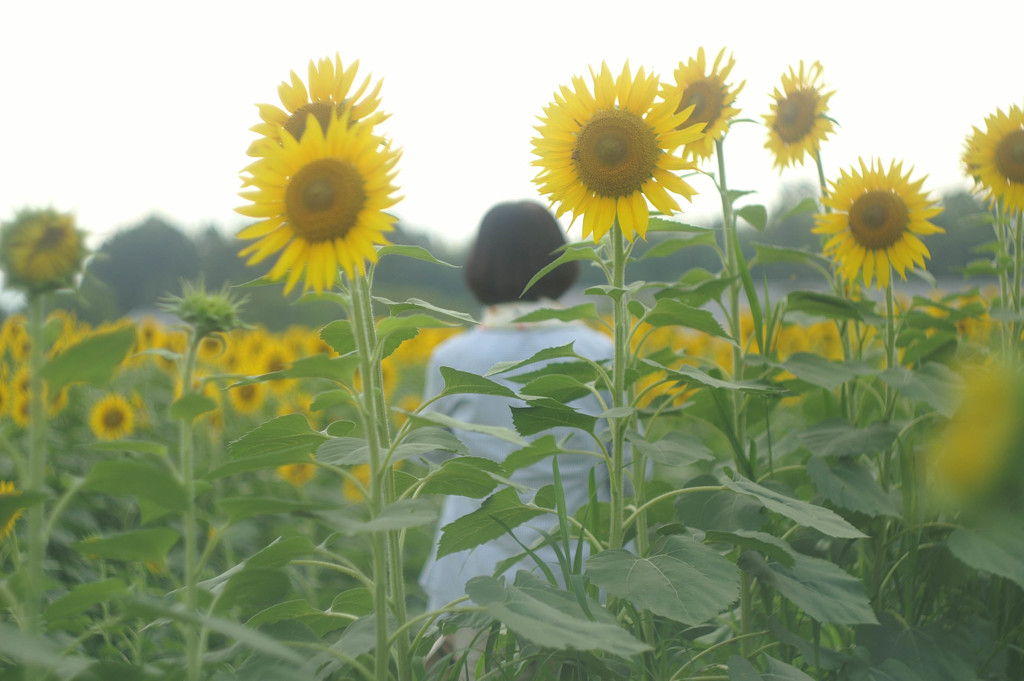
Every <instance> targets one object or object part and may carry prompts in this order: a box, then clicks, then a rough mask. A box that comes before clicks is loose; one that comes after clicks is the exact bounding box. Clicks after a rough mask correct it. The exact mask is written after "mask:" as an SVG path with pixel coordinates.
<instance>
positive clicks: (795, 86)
mask: <svg viewBox="0 0 1024 681" xmlns="http://www.w3.org/2000/svg"><path fill="white" fill-rule="evenodd" d="M824 87H825V84H824V68H823V67H822V65H821V63H820V62H814V63H812V64H811V65H810V66H809V67H806V68H805V67H804V62H803V61H802V60H801V61H800V70H799V71H794V70H793V67H792V66H791V67H789V73H785V74H783V75H782V90H781V91H780V90H779V89H778V88H775V91H774V92H773V93H772V104H771V113H768V114H765V115H764V116H763V118H764V122H765V125H767V126H768V141H767V142H765V145H764V146H765V149H768V150H770V151H771V152H772V154H774V155H775V161H774V166H775V167H776V168H778V169H779V170H780V171H781V170H783V169H784V168H786V167H788V166H790V165H796V164H797V163H803V161H804V156H805V155H806V154H810V155H811V156H812V157H813V158H817V157H818V151H819V149H820V146H821V143H822V142H824V141H825V139H826V138H827V137H828V135H829V133H831V132H832V121H831V119H829V118H828V117H827V116H826V114H825V112H826V111H827V110H828V100H829V98H830V97H831V96H832V95H833V94H834V93H832V92H825V91H824Z"/></svg>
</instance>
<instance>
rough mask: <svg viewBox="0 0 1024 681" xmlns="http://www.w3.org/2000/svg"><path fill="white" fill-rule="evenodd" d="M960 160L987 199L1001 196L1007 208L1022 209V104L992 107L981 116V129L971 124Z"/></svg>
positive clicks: (1023, 193) (1023, 155) (1023, 171)
mask: <svg viewBox="0 0 1024 681" xmlns="http://www.w3.org/2000/svg"><path fill="white" fill-rule="evenodd" d="M963 162H964V166H965V168H966V170H967V173H968V174H969V175H970V176H971V177H973V178H974V181H975V182H976V183H977V184H978V185H980V186H981V187H983V188H984V189H985V191H986V192H987V193H988V198H989V200H991V201H995V200H1002V202H1003V206H1004V207H1005V209H1006V210H1008V211H1024V108H1022V107H1019V106H1011V107H1010V109H1009V111H1008V112H1007V113H1003V112H1002V110H1000V109H996V112H995V113H994V114H992V115H990V116H988V117H987V118H985V130H981V129H979V128H974V131H973V132H972V133H971V135H970V136H968V138H967V143H966V145H965V148H964V153H963Z"/></svg>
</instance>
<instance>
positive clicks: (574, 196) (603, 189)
mask: <svg viewBox="0 0 1024 681" xmlns="http://www.w3.org/2000/svg"><path fill="white" fill-rule="evenodd" d="M590 75H591V78H592V80H593V82H594V92H593V94H591V92H590V89H589V88H588V86H587V84H586V82H585V81H584V79H583V78H582V77H579V76H576V77H574V78H573V79H572V87H571V88H570V87H568V86H564V85H563V86H562V87H561V88H560V92H559V93H556V94H555V101H554V102H552V103H551V104H548V105H547V106H546V107H544V116H542V117H540V121H541V125H539V126H537V127H536V130H537V131H538V132H539V133H540V137H537V138H534V139H533V153H534V154H535V155H537V156H539V157H540V158H538V159H536V160H534V161H533V165H536V166H540V168H541V171H540V173H538V174H537V176H536V177H535V178H534V182H535V183H537V184H538V185H539V186H540V191H541V193H542V194H547V195H548V196H550V198H551V203H552V205H555V204H557V209H556V213H555V214H556V217H557V216H561V215H562V214H563V213H565V212H566V211H571V212H572V214H573V221H575V220H576V218H577V217H579V216H580V215H582V216H583V236H584V237H587V236H589V235H591V234H593V235H594V240H595V241H597V240H600V239H601V237H602V236H604V235H605V233H606V232H607V231H608V230H609V229H611V226H612V223H613V222H614V221H615V220H616V219H618V221H619V225H620V226H621V227H622V231H623V233H624V234H625V235H626V238H628V239H630V240H632V239H633V235H634V234H639V235H640V236H641V237H643V236H644V235H645V234H646V232H647V223H648V218H649V215H650V213H649V209H648V207H647V201H648V200H650V202H651V203H652V204H653V205H654V207H655V208H657V209H658V210H659V211H661V212H662V213H666V214H671V213H673V212H676V211H678V210H679V204H678V203H676V201H675V199H674V198H673V197H672V196H671V194H670V193H669V192H673V193H675V194H679V195H680V196H683V197H684V198H686V199H687V200H689V199H690V197H692V196H693V195H694V194H695V193H696V192H695V191H694V189H693V188H692V187H691V186H690V185H688V184H687V183H686V182H684V181H683V180H681V179H680V178H679V177H678V176H677V175H675V173H674V172H673V171H679V170H684V169H686V170H691V169H693V168H694V165H693V164H692V163H691V162H689V161H686V160H684V159H683V158H682V157H680V156H677V155H673V153H672V152H673V151H674V150H676V149H678V148H679V147H681V146H683V145H685V144H688V143H690V142H694V141H696V140H699V139H700V138H701V137H702V135H703V133H702V132H701V129H702V128H703V127H704V124H703V123H698V124H695V125H689V126H687V125H684V124H685V123H686V121H687V117H688V116H689V115H690V112H691V109H690V108H687V109H684V110H682V111H677V107H678V105H679V96H680V94H681V93H676V95H675V96H674V97H672V98H669V99H665V98H664V97H663V98H661V99H660V100H659V101H655V99H656V97H657V95H658V78H657V76H655V75H653V74H652V75H651V76H646V75H645V74H644V70H643V68H641V69H640V70H639V71H638V72H637V74H636V76H635V77H634V76H633V75H632V74H631V73H630V70H629V64H628V63H626V65H625V66H624V67H623V69H622V73H621V74H620V75H619V76H618V78H615V77H613V76H612V72H611V71H610V70H609V69H608V65H607V64H601V70H600V72H598V73H595V72H594V71H593V69H591V72H590Z"/></svg>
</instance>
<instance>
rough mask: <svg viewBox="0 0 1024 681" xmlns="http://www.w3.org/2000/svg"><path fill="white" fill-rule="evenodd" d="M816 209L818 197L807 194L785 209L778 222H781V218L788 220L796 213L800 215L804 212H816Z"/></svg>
mask: <svg viewBox="0 0 1024 681" xmlns="http://www.w3.org/2000/svg"><path fill="white" fill-rule="evenodd" d="M818 210H819V208H818V199H816V198H814V197H811V196H807V197H805V198H802V199H800V202H799V203H797V204H796V205H795V206H793V207H792V208H790V209H789V210H787V211H786V212H785V213H784V214H783V215H782V217H780V218H779V222H782V221H783V220H788V219H790V218H792V217H796V216H797V215H802V214H804V213H816V212H818Z"/></svg>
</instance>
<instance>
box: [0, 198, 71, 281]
mask: <svg viewBox="0 0 1024 681" xmlns="http://www.w3.org/2000/svg"><path fill="white" fill-rule="evenodd" d="M85 255H86V250H85V238H84V235H83V234H82V233H81V232H80V231H79V230H78V229H77V228H76V227H75V221H74V218H73V217H72V216H71V215H68V214H64V213H58V212H57V211H55V210H52V209H44V210H24V211H21V212H19V213H18V214H17V215H16V216H15V218H14V220H13V221H11V222H9V223H6V224H4V225H3V226H2V227H0V267H2V269H3V271H4V273H5V274H6V281H5V283H6V285H7V286H10V287H13V288H18V289H21V290H24V291H26V292H28V293H39V292H43V291H53V290H56V289H58V288H63V287H66V286H70V285H71V284H72V283H73V279H74V277H75V275H77V274H78V273H79V271H81V269H82V261H83V260H84V259H85Z"/></svg>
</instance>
